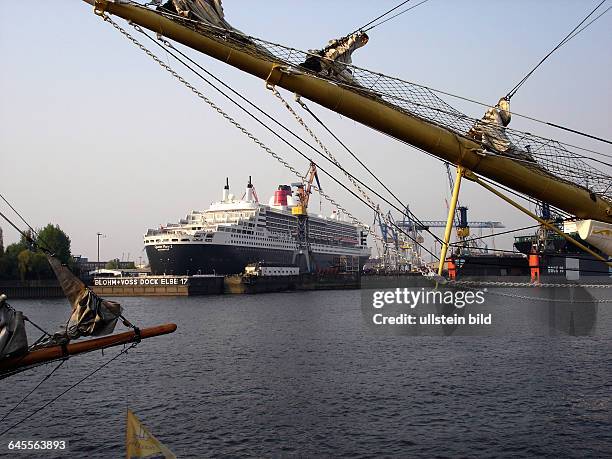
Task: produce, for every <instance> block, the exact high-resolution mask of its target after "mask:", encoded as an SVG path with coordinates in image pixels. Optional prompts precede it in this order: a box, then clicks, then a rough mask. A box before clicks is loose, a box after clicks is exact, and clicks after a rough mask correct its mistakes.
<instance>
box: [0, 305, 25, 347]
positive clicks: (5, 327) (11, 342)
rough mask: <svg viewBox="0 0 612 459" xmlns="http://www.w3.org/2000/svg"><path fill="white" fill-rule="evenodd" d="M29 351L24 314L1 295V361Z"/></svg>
mask: <svg viewBox="0 0 612 459" xmlns="http://www.w3.org/2000/svg"><path fill="white" fill-rule="evenodd" d="M27 351H28V338H27V335H26V329H25V323H24V320H23V313H22V312H21V311H15V310H14V309H13V308H10V307H9V306H8V305H7V304H6V296H5V295H0V359H4V358H8V357H15V356H18V355H22V354H25V353H26V352H27Z"/></svg>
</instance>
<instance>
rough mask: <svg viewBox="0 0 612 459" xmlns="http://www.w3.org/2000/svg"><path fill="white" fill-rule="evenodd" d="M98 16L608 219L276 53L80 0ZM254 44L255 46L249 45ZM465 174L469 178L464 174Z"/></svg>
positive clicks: (600, 202)
mask: <svg viewBox="0 0 612 459" xmlns="http://www.w3.org/2000/svg"><path fill="white" fill-rule="evenodd" d="M84 1H86V2H87V3H89V4H91V5H94V9H95V12H96V13H97V14H99V15H104V14H105V13H107V14H113V15H117V16H120V17H122V18H124V19H126V20H128V21H131V22H132V23H133V24H138V25H140V26H142V27H144V28H146V29H149V30H151V31H153V32H155V33H159V34H161V35H163V36H165V37H168V38H170V39H172V40H174V41H177V42H179V43H182V44H184V45H186V46H188V47H190V48H192V49H194V50H197V51H200V52H202V53H204V54H207V55H209V56H211V57H213V58H215V59H218V60H220V61H223V62H225V63H227V64H229V65H231V66H233V67H236V68H238V69H240V70H242V71H244V72H247V73H249V74H251V75H254V76H256V77H258V78H261V79H262V80H264V81H265V82H266V83H267V84H268V85H274V86H280V87H282V88H284V89H286V90H288V91H291V92H295V93H298V94H300V95H301V96H302V97H306V98H308V99H310V100H312V101H314V102H316V103H318V104H319V105H321V106H324V107H326V108H328V109H330V110H333V111H335V112H337V113H339V114H342V115H344V116H347V117H349V118H351V119H353V120H355V121H358V122H360V123H362V124H364V125H367V126H369V127H371V128H373V129H376V130H379V131H381V132H384V133H386V134H388V135H390V136H392V137H394V138H396V139H398V140H400V141H403V142H407V143H409V144H411V145H413V146H415V147H417V148H420V149H422V150H425V151H427V152H429V153H431V154H432V155H434V156H436V157H438V158H440V159H442V160H444V161H448V162H450V163H452V164H455V165H458V166H461V167H462V168H463V169H464V170H467V171H470V172H473V173H475V174H478V175H481V176H484V177H487V178H489V179H491V180H494V181H495V182H497V183H500V184H502V185H505V186H507V187H509V188H512V189H514V190H516V191H519V192H521V193H524V194H526V195H528V196H531V197H533V198H535V199H538V200H540V201H544V202H548V203H550V204H551V205H553V206H555V207H557V208H559V209H562V210H564V211H566V212H568V213H570V214H572V215H575V216H576V217H579V218H585V219H588V218H591V219H595V220H599V221H603V222H609V223H612V215H611V214H612V209H611V205H610V203H609V202H607V201H606V200H604V199H602V198H601V197H600V196H598V195H595V194H594V193H592V192H590V191H589V190H588V189H586V188H584V187H582V186H579V185H577V184H575V183H572V182H571V181H568V180H564V179H563V178H560V177H556V176H555V175H553V174H545V173H542V171H539V170H537V168H534V167H533V166H532V165H529V164H524V163H522V162H520V161H515V160H514V159H512V158H509V157H504V156H500V155H483V154H482V147H481V145H480V144H479V143H478V142H476V141H474V140H472V139H469V138H466V137H463V136H460V135H458V134H457V133H455V132H452V131H451V130H449V129H445V128H443V127H441V126H438V125H436V124H435V123H430V122H428V121H426V120H424V119H422V118H419V117H417V116H411V115H410V114H408V113H406V112H405V111H402V110H399V109H395V108H393V107H392V106H390V105H389V104H385V103H384V102H382V101H380V100H377V99H376V98H375V97H372V96H371V95H369V96H368V95H367V94H363V93H360V92H359V91H356V90H355V89H351V88H347V87H345V86H341V85H337V84H334V83H333V82H330V81H327V80H325V79H322V78H317V77H316V76H314V75H310V74H308V73H302V72H296V71H295V69H288V68H286V67H284V66H283V65H279V64H278V63H277V62H275V61H274V60H275V59H274V56H272V55H269V56H267V55H266V54H265V53H262V52H257V51H256V50H253V49H251V50H250V52H249V50H248V49H246V48H248V47H245V49H244V50H241V49H238V48H237V47H235V46H230V45H229V44H227V43H224V42H223V41H222V40H215V39H213V38H211V37H208V36H206V35H205V34H202V33H199V32H197V31H195V30H192V29H191V28H189V27H187V26H186V25H183V24H180V23H178V22H175V21H173V20H171V19H169V18H167V17H165V16H164V15H162V14H159V13H158V12H156V11H153V10H150V9H147V8H145V7H143V6H139V5H136V4H133V3H119V2H111V1H108V0H84ZM252 46H253V47H254V46H255V45H252ZM466 177H468V178H469V177H470V176H469V175H467V174H466Z"/></svg>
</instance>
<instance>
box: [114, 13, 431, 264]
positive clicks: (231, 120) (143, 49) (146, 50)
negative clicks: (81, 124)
mask: <svg viewBox="0 0 612 459" xmlns="http://www.w3.org/2000/svg"><path fill="white" fill-rule="evenodd" d="M104 20H105V21H107V22H109V23H110V24H111V25H112V26H113V27H114V28H115V29H117V30H118V31H119V32H121V33H122V34H123V35H124V36H126V38H128V39H129V40H130V41H132V43H134V44H135V45H136V46H137V47H138V48H140V49H141V50H142V51H144V52H145V53H146V54H147V55H148V56H149V57H151V58H152V59H153V60H154V61H155V62H156V63H158V64H159V65H160V66H162V67H163V68H164V69H165V70H167V71H168V72H170V73H171V74H172V75H173V76H174V77H175V78H177V79H178V80H179V81H180V82H181V83H183V84H184V85H185V86H187V87H188V89H190V90H191V91H192V92H194V93H195V94H196V95H197V96H198V97H199V98H201V99H202V100H204V101H205V102H206V103H207V104H208V105H209V106H211V107H212V108H213V109H214V110H215V111H217V112H218V113H219V114H221V115H222V116H223V117H224V118H225V119H227V120H228V121H229V122H230V123H231V124H233V125H234V126H235V127H237V128H238V129H239V130H241V131H242V132H243V133H244V134H245V135H247V136H248V137H249V138H251V140H253V141H254V142H255V143H256V144H257V145H258V146H260V147H261V148H262V149H264V150H265V151H266V152H267V153H268V154H270V155H271V156H273V157H274V158H275V159H277V161H279V162H281V164H283V165H284V166H285V167H286V168H288V169H289V170H290V171H291V172H293V173H294V174H295V175H296V176H298V177H299V178H300V179H301V180H304V177H303V175H302V174H300V173H299V172H298V171H297V170H296V169H294V168H293V167H292V166H290V165H289V164H288V163H287V162H286V161H285V160H284V159H282V158H281V157H280V156H279V155H277V154H276V153H274V152H273V151H272V150H271V149H270V148H269V147H267V146H265V145H264V144H263V143H262V142H261V141H259V140H258V139H256V138H255V137H254V136H253V135H252V134H251V133H249V132H248V131H247V130H246V129H245V128H244V127H242V126H241V125H240V124H239V123H238V122H237V121H235V120H234V119H233V118H231V117H230V116H229V115H227V114H226V113H225V112H224V111H223V110H222V109H221V108H220V107H218V106H217V105H216V104H214V102H212V101H211V100H210V99H208V98H207V97H206V96H204V95H203V94H202V93H201V92H199V91H198V90H197V89H196V88H195V87H193V86H192V85H191V84H190V83H189V82H187V81H186V80H185V79H184V78H182V77H181V76H180V75H178V74H177V73H176V72H175V71H174V70H173V69H172V68H170V67H169V66H168V65H167V64H165V63H164V62H163V61H161V60H160V59H159V58H158V57H157V56H155V55H154V54H153V53H152V52H151V51H149V50H148V49H146V48H145V47H144V46H143V45H142V44H141V43H139V42H138V41H137V40H136V39H135V38H134V37H132V36H131V35H130V34H129V33H128V32H127V31H125V30H124V29H123V28H121V27H120V26H119V25H118V24H116V23H115V22H114V21H112V19H110V18H109V17H108V16H104ZM134 28H135V30H137V31H138V32H140V33H142V34H143V35H144V36H146V37H147V38H148V39H149V40H151V41H153V42H154V43H155V44H156V45H157V46H161V45H160V44H159V43H157V41H156V40H154V39H153V38H152V37H150V36H149V35H148V34H147V33H146V32H144V30H142V29H141V28H140V27H138V26H136V25H134ZM160 41H162V43H164V44H165V45H166V46H168V47H170V48H171V49H173V50H175V51H177V52H178V53H180V54H181V55H183V56H184V54H183V53H181V52H180V51H179V50H177V49H176V48H175V47H174V46H173V45H172V44H171V43H169V42H167V41H166V40H163V39H160ZM162 49H165V48H163V47H162ZM168 54H169V55H171V56H172V57H173V58H175V59H176V60H177V61H179V62H180V63H181V64H183V65H184V66H186V67H187V68H188V69H190V70H191V71H192V72H193V73H195V74H196V75H198V76H199V77H200V78H201V79H203V80H204V81H205V82H207V83H208V84H209V85H211V86H212V87H214V88H215V89H216V90H217V91H219V92H220V93H221V94H223V95H224V96H225V97H226V98H228V99H229V100H230V101H232V102H233V103H235V104H236V105H238V107H239V108H241V109H242V110H243V111H245V112H246V113H247V114H249V115H250V116H251V117H253V118H254V119H255V120H256V121H258V122H259V123H260V124H262V125H263V126H264V127H266V128H267V129H268V130H270V132H272V133H273V134H275V135H276V136H277V137H278V138H280V139H281V140H283V141H284V142H285V143H286V144H287V145H289V146H290V147H291V148H293V149H294V150H295V151H296V152H297V153H299V154H300V155H301V156H302V157H304V158H305V159H307V160H308V161H309V162H313V161H312V159H311V158H309V157H308V156H306V155H304V154H303V153H302V152H301V151H299V150H298V149H297V148H295V146H293V145H292V144H291V143H289V142H287V141H286V140H285V139H284V138H282V136H280V135H278V134H277V133H276V132H275V131H273V130H272V129H271V128H269V127H268V126H267V125H265V123H263V122H262V121H261V120H259V119H258V118H257V117H255V116H254V115H253V114H251V113H250V112H249V111H248V110H246V109H245V108H244V107H242V106H240V104H238V103H237V102H235V101H234V100H233V99H232V98H231V97H230V96H228V95H227V94H224V93H223V91H221V90H220V89H219V88H217V87H215V85H214V84H213V83H212V82H210V81H208V80H207V79H206V78H204V77H203V76H202V75H200V74H199V73H198V72H197V71H195V70H194V69H193V68H191V67H190V66H189V65H188V64H186V63H185V62H183V61H182V60H181V59H179V58H178V57H177V56H176V55H174V54H173V53H172V52H168ZM185 57H186V56H185ZM186 58H187V57H186ZM189 60H190V61H191V62H193V61H192V60H191V59H189ZM194 65H197V66H198V67H199V68H202V67H201V66H199V65H198V64H197V63H195V62H194ZM206 72H207V73H208V74H210V72H208V71H206ZM211 75H212V74H211ZM225 86H226V87H227V85H225ZM279 95H280V94H279ZM243 98H244V97H243ZM294 135H295V134H294ZM298 137H299V136H298ZM308 145H309V144H308ZM309 146H310V145H309ZM311 148H313V149H314V151H316V152H317V153H318V154H320V155H321V156H323V157H325V156H324V155H323V154H322V153H321V152H319V151H318V150H317V149H316V148H314V147H312V146H311ZM326 159H327V160H329V161H330V162H332V164H335V163H334V162H333V161H331V160H330V159H329V158H326ZM335 165H336V166H337V167H339V168H340V169H341V170H342V171H343V172H345V173H347V174H348V175H350V174H349V173H348V172H346V171H345V170H344V169H343V168H341V166H339V165H338V164H335ZM318 167H319V169H320V170H321V171H322V172H323V173H325V174H326V175H327V176H328V177H329V178H331V179H332V180H333V181H335V182H336V183H337V184H339V185H340V186H341V187H343V188H344V189H345V190H347V191H348V192H349V193H351V194H352V195H353V196H354V197H356V198H357V199H359V200H360V201H361V202H362V203H364V204H365V205H367V206H368V207H370V208H371V209H373V210H376V208H375V207H374V206H372V205H371V204H369V203H368V202H366V201H364V199H362V198H360V197H359V196H358V195H356V194H355V193H354V192H352V191H351V190H349V189H348V188H347V187H346V186H345V185H344V184H342V183H341V182H340V181H339V180H338V179H336V178H335V177H334V176H333V175H331V174H330V173H328V172H327V171H326V170H325V169H323V168H321V167H320V166H318ZM351 177H352V178H353V179H355V180H357V181H358V182H359V183H361V184H362V185H364V187H366V188H368V190H370V191H371V192H373V193H375V194H377V196H379V197H380V198H381V199H383V200H385V201H386V202H387V203H389V204H390V205H392V206H393V204H391V203H390V202H389V201H388V200H386V199H385V198H384V197H382V196H380V195H379V194H378V193H376V192H375V191H374V190H372V189H371V188H369V187H367V185H365V184H363V182H361V181H359V179H357V178H355V177H354V176H352V175H351ZM313 188H315V189H316V190H317V191H318V192H319V193H320V194H321V196H322V197H323V198H325V199H326V200H327V201H329V202H330V203H331V204H332V205H333V206H334V207H336V208H338V209H339V210H341V211H342V212H343V213H345V214H346V215H347V216H348V217H349V218H351V219H352V220H353V221H354V222H355V223H358V224H360V225H362V226H364V227H368V226H367V225H365V224H364V223H362V222H360V221H359V220H358V219H357V218H356V217H354V216H353V215H352V214H351V213H350V212H349V211H347V210H346V209H344V208H343V207H342V206H340V205H339V204H338V203H337V202H336V201H334V200H333V199H332V198H331V197H330V196H328V195H326V194H325V193H323V192H322V191H321V190H319V189H318V188H317V187H316V186H313ZM393 207H395V206H393ZM395 208H396V209H397V207H395ZM398 210H399V211H400V212H403V210H401V209H398ZM392 224H393V223H392ZM393 225H394V224H393ZM395 226H396V228H397V230H398V231H400V232H402V233H403V234H405V235H406V236H407V237H408V238H410V239H411V240H412V237H411V236H410V235H408V234H407V233H405V232H404V231H403V230H402V229H401V228H400V227H399V226H397V225H395ZM369 232H370V234H372V235H373V236H374V237H377V235H376V234H374V232H373V231H372V230H371V229H369ZM434 236H435V235H434ZM435 237H436V238H438V237H437V236H435ZM438 239H439V238H438ZM414 242H415V243H417V244H419V243H418V241H416V240H414ZM422 247H423V249H424V250H425V251H427V252H428V253H429V254H430V255H432V256H433V257H436V255H435V254H433V253H431V252H430V251H429V250H428V249H427V248H426V247H424V246H422Z"/></svg>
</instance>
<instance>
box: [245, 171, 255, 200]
mask: <svg viewBox="0 0 612 459" xmlns="http://www.w3.org/2000/svg"><path fill="white" fill-rule="evenodd" d="M246 200H247V201H248V202H251V201H253V184H252V183H251V176H250V175H249V183H248V184H247V189H246Z"/></svg>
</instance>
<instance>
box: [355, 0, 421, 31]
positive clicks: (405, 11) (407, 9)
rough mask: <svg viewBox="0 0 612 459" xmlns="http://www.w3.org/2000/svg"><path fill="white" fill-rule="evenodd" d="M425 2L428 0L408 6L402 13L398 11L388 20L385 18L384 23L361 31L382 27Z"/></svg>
mask: <svg viewBox="0 0 612 459" xmlns="http://www.w3.org/2000/svg"><path fill="white" fill-rule="evenodd" d="M427 1H429V0H421V1H420V2H419V3H417V4H416V5H413V6H410V7H408V8H406V9H405V10H402V11H400V12H399V13H396V14H394V15H393V16H391V17H389V18H386V19H385V20H384V21H381V22H379V23H378V24H374V25H373V26H371V27H368V28H367V29H363V31H364V32H367V31H369V30H372V29H373V28H374V27H378V26H379V25H383V24H384V23H385V22H388V21H390V20H392V19H395V18H396V17H398V16H401V15H402V14H404V13H407V12H408V11H410V10H412V9H414V8H416V7H417V6H420V5H422V4H423V3H425V2H427ZM404 3H406V2H404ZM386 14H388V13H386Z"/></svg>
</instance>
